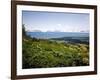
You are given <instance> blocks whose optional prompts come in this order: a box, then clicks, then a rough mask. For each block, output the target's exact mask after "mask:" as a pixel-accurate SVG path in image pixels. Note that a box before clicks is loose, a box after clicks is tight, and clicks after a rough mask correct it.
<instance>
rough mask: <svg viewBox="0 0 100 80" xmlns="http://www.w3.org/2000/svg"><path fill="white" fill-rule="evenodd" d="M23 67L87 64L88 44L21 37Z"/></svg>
mask: <svg viewBox="0 0 100 80" xmlns="http://www.w3.org/2000/svg"><path fill="white" fill-rule="evenodd" d="M22 49H23V50H22V52H23V54H22V55H23V57H22V63H23V68H49V67H68V66H86V65H89V54H88V53H89V46H88V45H86V44H70V43H61V42H60V43H59V42H56V41H51V40H42V39H36V38H33V39H30V38H25V37H24V39H23V46H22Z"/></svg>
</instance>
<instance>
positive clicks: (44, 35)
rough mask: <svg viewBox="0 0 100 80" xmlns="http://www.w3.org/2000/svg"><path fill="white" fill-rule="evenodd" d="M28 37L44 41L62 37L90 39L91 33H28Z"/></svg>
mask: <svg viewBox="0 0 100 80" xmlns="http://www.w3.org/2000/svg"><path fill="white" fill-rule="evenodd" d="M27 35H29V36H31V37H35V38H42V39H49V38H61V37H89V33H81V32H27Z"/></svg>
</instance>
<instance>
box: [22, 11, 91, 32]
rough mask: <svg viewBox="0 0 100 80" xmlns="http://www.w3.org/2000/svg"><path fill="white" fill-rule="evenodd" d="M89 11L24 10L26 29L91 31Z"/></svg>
mask: <svg viewBox="0 0 100 80" xmlns="http://www.w3.org/2000/svg"><path fill="white" fill-rule="evenodd" d="M89 22H90V21H89V14H88V13H67V12H43V11H22V24H24V25H25V30H26V31H36V30H39V31H42V32H47V31H60V32H89V27H90V23H89Z"/></svg>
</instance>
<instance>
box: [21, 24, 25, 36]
mask: <svg viewBox="0 0 100 80" xmlns="http://www.w3.org/2000/svg"><path fill="white" fill-rule="evenodd" d="M22 35H23V36H24V37H25V36H26V32H25V24H23V25H22Z"/></svg>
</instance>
